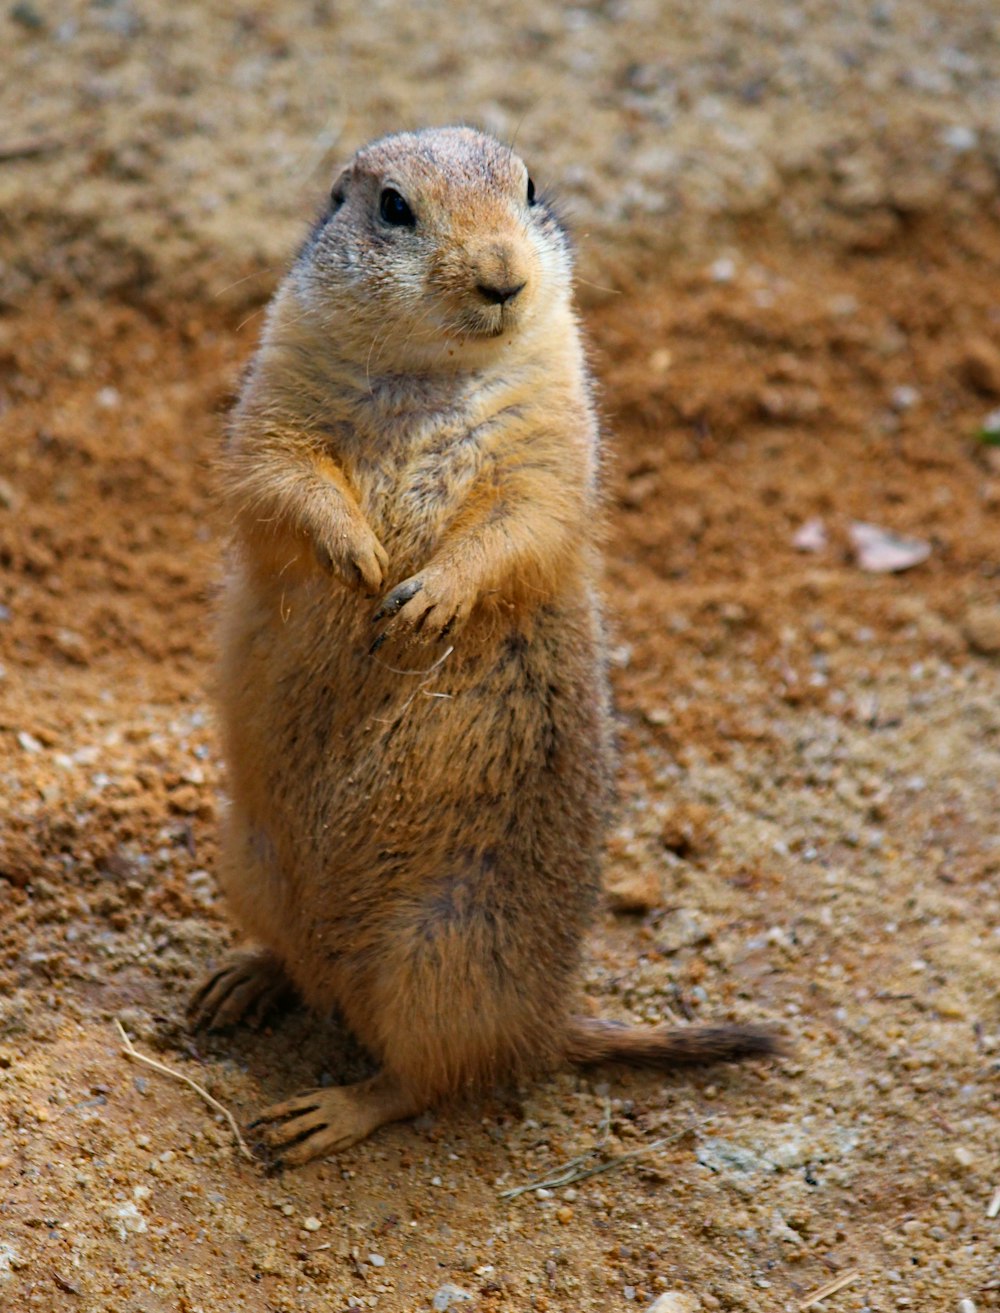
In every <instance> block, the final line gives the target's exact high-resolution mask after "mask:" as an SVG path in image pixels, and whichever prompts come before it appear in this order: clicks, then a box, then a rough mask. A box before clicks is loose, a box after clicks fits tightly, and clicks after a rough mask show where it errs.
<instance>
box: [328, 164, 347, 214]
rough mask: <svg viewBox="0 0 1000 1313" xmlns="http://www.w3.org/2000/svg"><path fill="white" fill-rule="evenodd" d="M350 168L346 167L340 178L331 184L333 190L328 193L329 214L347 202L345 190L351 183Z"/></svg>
mask: <svg viewBox="0 0 1000 1313" xmlns="http://www.w3.org/2000/svg"><path fill="white" fill-rule="evenodd" d="M351 172H352V170H351V167H350V165H348V167H347V168H346V169H344V170H343V172H342V173H341V174H340V177H339V178H338V179H337V181H336V182H335V183H334V184H333V190H332V191H331V192H330V213H331V214H334V213H336V211H337V210H339V209H340V207H341V206H342V205H343V203H344V201H346V200H347V188H348V184H349V183H350V181H351Z"/></svg>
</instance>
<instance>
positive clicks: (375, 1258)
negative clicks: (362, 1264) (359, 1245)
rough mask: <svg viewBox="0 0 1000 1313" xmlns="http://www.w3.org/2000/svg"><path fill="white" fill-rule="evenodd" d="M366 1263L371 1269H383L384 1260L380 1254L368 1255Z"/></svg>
mask: <svg viewBox="0 0 1000 1313" xmlns="http://www.w3.org/2000/svg"><path fill="white" fill-rule="evenodd" d="M368 1262H369V1263H371V1265H372V1267H385V1259H384V1258H383V1257H382V1255H381V1254H369V1255H368Z"/></svg>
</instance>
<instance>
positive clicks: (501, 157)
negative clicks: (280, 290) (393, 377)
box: [292, 128, 572, 373]
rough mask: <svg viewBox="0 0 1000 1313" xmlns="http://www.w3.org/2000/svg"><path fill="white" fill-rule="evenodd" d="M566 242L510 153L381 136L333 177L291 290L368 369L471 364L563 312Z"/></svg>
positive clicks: (496, 147) (443, 138) (463, 131)
mask: <svg viewBox="0 0 1000 1313" xmlns="http://www.w3.org/2000/svg"><path fill="white" fill-rule="evenodd" d="M571 270H572V262H571V257H570V250H569V243H568V240H567V238H566V235H565V232H564V231H563V229H562V227H561V225H560V223H559V221H558V219H557V218H556V216H555V214H554V213H553V211H552V209H551V208H550V206H549V204H547V203H546V201H545V200H544V199H543V198H542V197H540V196H538V195H536V192H535V187H534V184H533V182H532V180H531V179H530V178H529V176H528V170H527V169H526V167H525V165H524V163H523V161H522V160H521V159H519V158H518V156H517V155H515V154H514V152H513V150H511V149H509V148H508V147H506V146H504V145H502V144H501V143H500V142H499V141H496V140H495V139H494V138H492V137H489V136H486V135H485V134H483V133H480V132H476V131H474V130H473V129H471V128H438V129H428V130H426V131H423V132H416V133H400V134H398V135H395V136H391V137H384V138H382V139H381V140H379V141H375V142H373V143H372V144H371V145H369V146H366V147H364V149H362V150H360V151H359V152H358V153H357V155H356V156H355V157H354V159H353V160H352V161H351V163H350V164H349V165H348V167H347V168H346V169H345V170H344V171H343V172H342V173H341V174H340V176H339V178H338V179H337V182H336V184H335V186H334V188H333V191H332V194H331V199H330V205H329V208H328V209H327V211H326V212H325V213H324V214H323V215H322V216H321V217H320V219H319V221H318V222H317V223H316V225H315V227H314V228H313V231H312V233H311V234H310V237H309V239H308V241H307V242H306V244H305V245H304V246H303V248H302V251H301V252H300V255H299V259H298V261H297V264H296V266H295V269H294V271H293V274H292V285H293V287H294V288H295V289H296V291H297V293H298V295H297V300H298V302H299V305H300V309H301V310H302V311H304V312H305V313H306V314H309V315H313V314H317V315H318V316H319V321H320V323H321V325H322V327H323V329H324V331H325V332H328V333H329V334H330V335H331V336H333V337H335V345H336V349H337V352H338V354H339V355H340V356H341V357H342V358H344V359H347V360H352V361H354V362H355V363H358V364H364V365H365V366H366V368H369V369H370V370H371V372H373V373H375V372H379V373H386V372H404V371H410V370H414V369H428V368H431V369H442V368H443V369H447V368H450V367H451V368H456V369H458V368H469V367H472V368H475V367H478V366H479V365H481V364H484V363H486V362H487V361H488V360H489V359H490V358H491V357H493V356H495V355H496V354H497V353H498V352H499V351H500V350H501V349H504V348H507V347H509V345H510V344H511V343H512V342H513V341H515V340H516V339H517V338H518V337H522V338H523V337H524V335H525V334H526V333H527V332H528V330H529V329H530V327H531V326H532V325H534V324H538V323H541V322H543V321H544V320H545V318H546V317H547V316H548V315H550V314H552V313H559V312H564V311H565V309H566V307H567V306H568V304H569V299H570V285H571Z"/></svg>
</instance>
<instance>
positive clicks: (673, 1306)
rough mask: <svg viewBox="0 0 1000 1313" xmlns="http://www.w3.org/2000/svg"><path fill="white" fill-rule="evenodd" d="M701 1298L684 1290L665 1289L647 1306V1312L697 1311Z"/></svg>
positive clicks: (694, 1312) (677, 1312) (680, 1312)
mask: <svg viewBox="0 0 1000 1313" xmlns="http://www.w3.org/2000/svg"><path fill="white" fill-rule="evenodd" d="M700 1308H701V1300H700V1299H699V1298H698V1297H697V1295H689V1294H688V1293H687V1292H686V1291H684V1290H666V1291H664V1292H663V1294H662V1295H660V1297H659V1298H658V1299H657V1300H656V1301H655V1302H654V1303H652V1304H650V1306H649V1310H648V1313H699V1309H700Z"/></svg>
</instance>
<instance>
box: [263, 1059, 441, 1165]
mask: <svg viewBox="0 0 1000 1313" xmlns="http://www.w3.org/2000/svg"><path fill="white" fill-rule="evenodd" d="M423 1107H424V1104H423V1103H422V1102H421V1101H420V1100H418V1099H416V1098H414V1096H413V1095H412V1094H409V1093H408V1092H407V1091H406V1090H405V1089H404V1088H403V1087H402V1085H400V1084H399V1082H398V1081H397V1080H396V1078H395V1077H394V1076H390V1075H389V1074H388V1073H387V1072H379V1074H378V1075H377V1076H373V1077H371V1079H370V1080H365V1081H361V1082H359V1083H358V1084H357V1085H337V1086H333V1087H332V1088H330V1089H319V1090H306V1091H305V1092H304V1093H303V1094H298V1095H296V1096H295V1098H293V1099H287V1100H286V1101H285V1102H284V1103H276V1104H274V1105H273V1107H270V1108H268V1109H266V1110H265V1111H264V1112H263V1113H261V1115H260V1117H258V1118H257V1120H256V1121H255V1122H253V1123H252V1125H251V1127H250V1130H256V1129H258V1128H260V1127H263V1128H264V1129H263V1130H262V1131H261V1143H260V1145H259V1151H260V1153H261V1157H263V1158H265V1159H266V1160H267V1162H268V1170H269V1172H271V1173H274V1172H279V1171H281V1169H282V1168H283V1167H297V1166H299V1165H300V1164H301V1163H307V1162H309V1161H310V1160H311V1159H312V1158H320V1157H325V1156H326V1155H327V1154H331V1153H337V1152H339V1150H341V1149H346V1148H347V1147H348V1146H349V1145H352V1144H357V1143H358V1141H359V1140H364V1139H365V1138H366V1137H367V1136H369V1135H371V1133H372V1131H374V1130H377V1129H378V1127H379V1126H384V1125H385V1123H386V1122H396V1121H402V1120H403V1119H404V1118H406V1117H415V1116H416V1115H417V1113H418V1112H421V1111H422V1109H423Z"/></svg>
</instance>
